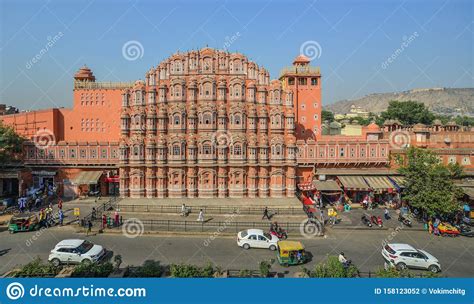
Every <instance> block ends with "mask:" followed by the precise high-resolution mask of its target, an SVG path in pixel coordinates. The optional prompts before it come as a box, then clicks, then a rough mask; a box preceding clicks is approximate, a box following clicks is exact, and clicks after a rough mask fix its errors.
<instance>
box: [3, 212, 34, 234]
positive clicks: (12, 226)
mask: <svg viewBox="0 0 474 304" xmlns="http://www.w3.org/2000/svg"><path fill="white" fill-rule="evenodd" d="M38 229H39V221H38V217H37V216H36V215H34V214H27V215H15V216H12V218H11V219H10V222H9V223H8V230H9V231H10V233H15V232H19V231H34V230H38Z"/></svg>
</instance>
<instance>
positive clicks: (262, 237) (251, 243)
mask: <svg viewBox="0 0 474 304" xmlns="http://www.w3.org/2000/svg"><path fill="white" fill-rule="evenodd" d="M278 241H279V239H278V237H277V236H276V235H273V234H270V233H268V232H263V230H262V229H248V230H244V231H240V232H239V233H238V234H237V245H239V246H240V247H242V248H244V249H249V248H268V249H270V250H276V249H277V243H278Z"/></svg>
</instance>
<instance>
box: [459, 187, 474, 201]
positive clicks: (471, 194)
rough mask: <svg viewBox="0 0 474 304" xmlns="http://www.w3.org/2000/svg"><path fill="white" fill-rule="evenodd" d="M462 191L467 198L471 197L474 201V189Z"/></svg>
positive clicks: (467, 188)
mask: <svg viewBox="0 0 474 304" xmlns="http://www.w3.org/2000/svg"><path fill="white" fill-rule="evenodd" d="M461 189H462V191H463V192H464V194H466V195H467V196H469V198H470V199H472V200H474V188H470V187H461Z"/></svg>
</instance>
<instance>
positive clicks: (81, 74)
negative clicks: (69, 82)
mask: <svg viewBox="0 0 474 304" xmlns="http://www.w3.org/2000/svg"><path fill="white" fill-rule="evenodd" d="M74 79H75V80H81V81H95V76H94V74H93V73H92V71H91V69H90V68H89V67H88V66H87V65H84V66H83V67H81V68H80V69H79V71H77V72H76V74H74Z"/></svg>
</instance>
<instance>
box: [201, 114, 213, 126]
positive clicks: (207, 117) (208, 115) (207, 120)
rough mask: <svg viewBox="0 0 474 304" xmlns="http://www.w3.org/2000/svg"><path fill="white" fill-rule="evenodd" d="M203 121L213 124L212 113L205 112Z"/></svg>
mask: <svg viewBox="0 0 474 304" xmlns="http://www.w3.org/2000/svg"><path fill="white" fill-rule="evenodd" d="M202 122H203V124H205V125H210V124H212V115H211V113H204V114H203V115H202Z"/></svg>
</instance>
